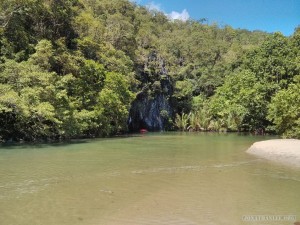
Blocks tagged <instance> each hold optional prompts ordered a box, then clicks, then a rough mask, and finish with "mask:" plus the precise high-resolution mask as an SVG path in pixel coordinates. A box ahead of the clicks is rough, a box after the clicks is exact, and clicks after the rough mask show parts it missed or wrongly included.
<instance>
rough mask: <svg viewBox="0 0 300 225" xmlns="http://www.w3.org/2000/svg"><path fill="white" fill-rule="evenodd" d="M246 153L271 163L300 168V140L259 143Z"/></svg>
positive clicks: (276, 140) (274, 140)
mask: <svg viewBox="0 0 300 225" xmlns="http://www.w3.org/2000/svg"><path fill="white" fill-rule="evenodd" d="M246 152H247V153H248V154H251V155H254V156H257V157H259V158H263V159H267V160H269V161H273V162H277V163H280V164H284V165H286V166H291V167H298V168H300V140H298V139H273V140H267V141H259V142H255V143H254V144H253V145H251V147H250V148H249V149H248V150H247V151H246Z"/></svg>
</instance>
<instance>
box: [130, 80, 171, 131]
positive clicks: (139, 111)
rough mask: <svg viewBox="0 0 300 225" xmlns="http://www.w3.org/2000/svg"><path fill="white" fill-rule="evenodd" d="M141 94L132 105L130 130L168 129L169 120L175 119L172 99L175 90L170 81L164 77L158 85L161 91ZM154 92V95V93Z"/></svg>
mask: <svg viewBox="0 0 300 225" xmlns="http://www.w3.org/2000/svg"><path fill="white" fill-rule="evenodd" d="M153 86H154V85H152V87H150V88H151V89H150V90H151V91H152V93H151V94H149V92H148V91H142V92H140V93H139V94H138V95H137V97H136V99H135V100H134V101H133V103H132V105H131V109H130V111H129V118H128V128H129V130H130V131H132V132H136V131H139V130H140V129H147V130H149V131H162V130H165V129H166V128H167V127H168V124H169V119H170V118H172V117H173V110H172V105H171V100H170V97H171V95H172V92H173V88H172V85H171V82H170V79H169V78H168V77H167V76H164V77H163V78H162V79H161V80H160V82H159V83H158V85H157V84H156V86H158V87H159V88H158V89H159V90H158V91H156V92H155V91H153V89H154V88H153ZM153 92H154V93H153Z"/></svg>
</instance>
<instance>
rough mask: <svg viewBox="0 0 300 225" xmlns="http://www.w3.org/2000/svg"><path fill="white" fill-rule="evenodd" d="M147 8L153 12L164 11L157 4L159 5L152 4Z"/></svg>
mask: <svg viewBox="0 0 300 225" xmlns="http://www.w3.org/2000/svg"><path fill="white" fill-rule="evenodd" d="M146 7H147V8H148V9H149V10H150V11H152V10H154V11H162V9H161V5H160V4H157V3H155V2H150V3H149V4H147V5H146Z"/></svg>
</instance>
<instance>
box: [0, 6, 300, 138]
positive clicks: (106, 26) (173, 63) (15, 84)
mask: <svg viewBox="0 0 300 225" xmlns="http://www.w3.org/2000/svg"><path fill="white" fill-rule="evenodd" d="M299 75H300V29H299V28H298V29H296V30H295V33H294V35H292V36H291V37H285V36H283V35H282V34H280V33H274V34H267V33H264V32H261V31H247V30H241V29H233V28H232V27H230V26H223V27H220V26H218V25H217V24H207V23H205V21H204V20H200V21H193V20H189V21H186V22H183V21H179V20H175V21H170V20H169V19H168V17H167V16H166V15H164V14H163V13H162V12H159V11H155V10H149V9H147V8H146V7H143V6H139V5H136V4H134V3H132V2H129V1H127V0H92V1H91V0H8V1H0V141H6V140H16V141H18V140H25V141H36V140H48V139H63V138H74V137H98V136H109V135H114V134H117V133H121V132H126V131H127V118H128V112H129V108H130V105H131V103H132V101H133V100H134V98H135V96H136V94H137V93H140V92H143V91H147V92H148V94H149V95H151V94H154V93H163V92H164V91H165V90H163V89H162V88H161V87H162V85H161V84H162V82H163V81H164V79H166V76H167V77H169V78H170V80H171V82H172V86H173V87H174V89H173V90H174V91H173V93H172V96H171V99H170V101H171V102H172V106H173V110H174V118H170V120H171V121H173V122H174V126H175V127H177V128H178V129H181V130H195V131H198V130H215V131H220V130H221V131H222V130H223V131H225V130H231V131H259V130H267V131H271V132H276V133H279V134H284V135H285V136H286V137H298V138H299V137H300V121H299V117H300V114H299V113H300V99H299V94H300V93H299V90H300V87H299V81H300V79H299Z"/></svg>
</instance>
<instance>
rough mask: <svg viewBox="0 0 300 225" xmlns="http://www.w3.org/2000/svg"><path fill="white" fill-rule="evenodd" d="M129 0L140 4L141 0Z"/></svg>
mask: <svg viewBox="0 0 300 225" xmlns="http://www.w3.org/2000/svg"><path fill="white" fill-rule="evenodd" d="M129 1H130V2H132V3H136V4H140V3H141V0H129Z"/></svg>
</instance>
